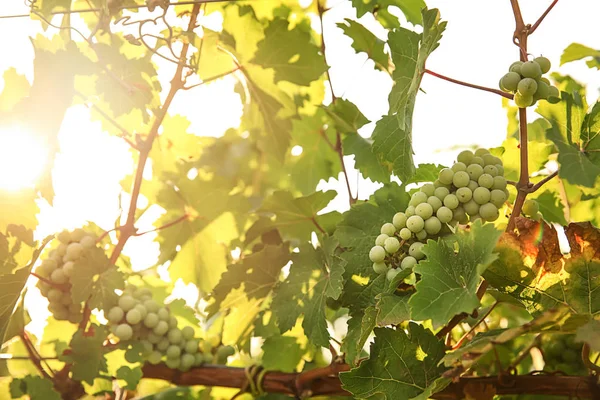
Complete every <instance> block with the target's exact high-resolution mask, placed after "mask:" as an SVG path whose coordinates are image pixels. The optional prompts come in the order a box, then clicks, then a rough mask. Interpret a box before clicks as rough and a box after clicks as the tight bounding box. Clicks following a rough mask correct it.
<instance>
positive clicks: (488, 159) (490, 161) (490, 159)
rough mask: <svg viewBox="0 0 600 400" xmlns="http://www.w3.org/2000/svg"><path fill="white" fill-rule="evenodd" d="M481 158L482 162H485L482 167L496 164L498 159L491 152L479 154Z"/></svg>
mask: <svg viewBox="0 0 600 400" xmlns="http://www.w3.org/2000/svg"><path fill="white" fill-rule="evenodd" d="M481 159H482V160H483V163H484V164H485V166H484V167H483V168H484V169H485V167H487V166H488V165H494V164H498V161H499V160H500V159H499V158H498V157H496V156H494V155H492V154H484V155H483V156H481Z"/></svg>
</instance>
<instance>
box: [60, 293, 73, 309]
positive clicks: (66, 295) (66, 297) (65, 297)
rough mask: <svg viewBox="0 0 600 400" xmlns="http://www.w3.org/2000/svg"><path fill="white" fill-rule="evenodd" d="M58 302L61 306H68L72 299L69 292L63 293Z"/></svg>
mask: <svg viewBox="0 0 600 400" xmlns="http://www.w3.org/2000/svg"><path fill="white" fill-rule="evenodd" d="M60 304H62V305H63V306H70V305H71V304H73V299H71V296H70V295H69V293H63V295H62V298H61V299H60Z"/></svg>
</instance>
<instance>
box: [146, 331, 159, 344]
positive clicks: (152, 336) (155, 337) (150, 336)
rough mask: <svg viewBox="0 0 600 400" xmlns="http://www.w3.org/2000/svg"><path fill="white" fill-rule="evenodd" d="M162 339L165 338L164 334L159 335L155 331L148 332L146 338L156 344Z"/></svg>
mask: <svg viewBox="0 0 600 400" xmlns="http://www.w3.org/2000/svg"><path fill="white" fill-rule="evenodd" d="M162 339H163V337H162V336H158V335H157V334H155V333H154V332H148V334H147V335H146V340H148V341H149V342H150V343H152V344H154V345H156V344H157V343H159V342H160V341H161V340H162Z"/></svg>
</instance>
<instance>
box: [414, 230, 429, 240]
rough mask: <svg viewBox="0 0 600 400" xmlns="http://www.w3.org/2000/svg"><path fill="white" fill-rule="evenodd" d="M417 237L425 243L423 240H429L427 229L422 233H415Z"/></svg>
mask: <svg viewBox="0 0 600 400" xmlns="http://www.w3.org/2000/svg"><path fill="white" fill-rule="evenodd" d="M423 228H424V227H423ZM415 237H416V238H417V239H418V240H420V241H423V240H425V239H427V231H426V230H425V229H423V230H422V231H419V232H417V233H415Z"/></svg>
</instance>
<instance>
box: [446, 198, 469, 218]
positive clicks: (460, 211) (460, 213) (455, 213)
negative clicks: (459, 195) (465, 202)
mask: <svg viewBox="0 0 600 400" xmlns="http://www.w3.org/2000/svg"><path fill="white" fill-rule="evenodd" d="M470 201H472V200H470ZM452 220H453V221H456V222H458V223H461V224H466V223H467V221H468V218H467V214H466V213H465V209H464V208H463V207H456V209H454V210H452ZM451 222H452V221H450V223H451Z"/></svg>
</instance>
